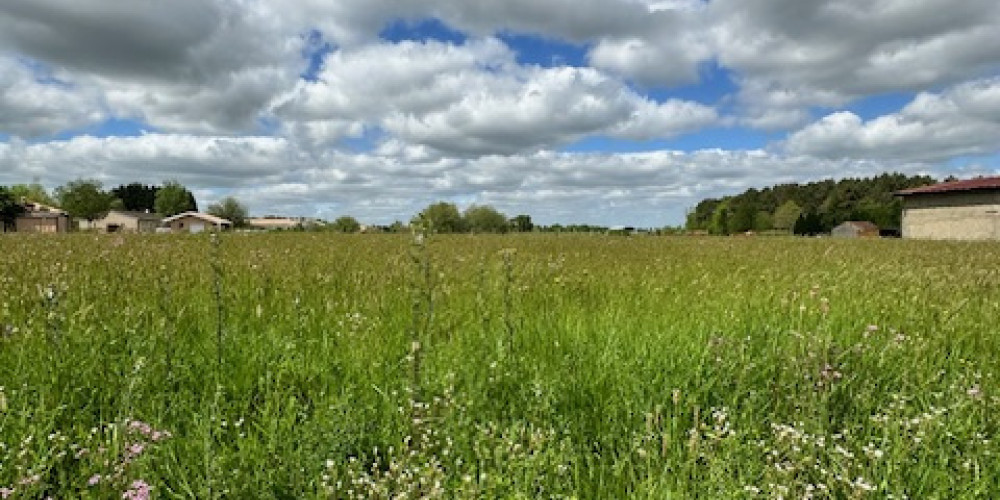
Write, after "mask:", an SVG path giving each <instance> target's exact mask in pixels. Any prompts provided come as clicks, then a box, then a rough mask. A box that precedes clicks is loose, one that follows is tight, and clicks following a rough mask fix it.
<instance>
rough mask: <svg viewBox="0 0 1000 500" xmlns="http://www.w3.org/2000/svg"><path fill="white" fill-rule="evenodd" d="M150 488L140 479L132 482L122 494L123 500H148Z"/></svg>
mask: <svg viewBox="0 0 1000 500" xmlns="http://www.w3.org/2000/svg"><path fill="white" fill-rule="evenodd" d="M151 490H152V488H150V487H149V485H148V484H146V482H145V481H143V480H142V479H136V480H135V481H132V484H131V486H130V487H129V489H128V490H126V491H125V492H124V493H122V498H124V499H125V500H149V497H150V493H151Z"/></svg>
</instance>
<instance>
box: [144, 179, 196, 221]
mask: <svg viewBox="0 0 1000 500" xmlns="http://www.w3.org/2000/svg"><path fill="white" fill-rule="evenodd" d="M153 205H154V208H156V213H158V214H160V215H163V216H165V217H170V216H171V215H177V214H179V213H183V212H191V211H197V210H198V203H197V202H196V201H195V199H194V195H193V194H191V191H188V190H187V188H186V187H184V186H182V185H181V184H180V183H178V182H176V181H167V182H165V183H163V187H161V188H160V189H159V190H158V191H157V192H156V199H155V200H154V202H153Z"/></svg>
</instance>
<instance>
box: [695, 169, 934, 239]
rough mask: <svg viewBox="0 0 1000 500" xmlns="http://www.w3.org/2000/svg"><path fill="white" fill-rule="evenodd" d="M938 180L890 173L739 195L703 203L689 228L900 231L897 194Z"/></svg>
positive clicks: (715, 230) (713, 231) (723, 231)
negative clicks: (857, 224) (864, 226)
mask: <svg viewBox="0 0 1000 500" xmlns="http://www.w3.org/2000/svg"><path fill="white" fill-rule="evenodd" d="M935 182H936V181H935V180H934V178H932V177H929V176H926V175H918V176H912V177H910V176H906V175H903V174H899V173H887V174H882V175H878V176H875V177H870V178H851V179H842V180H840V181H834V180H823V181H819V182H810V183H807V184H781V185H777V186H773V187H768V188H764V189H748V190H746V191H744V192H743V193H741V194H738V195H735V196H725V197H722V198H708V199H705V200H702V201H701V202H700V203H698V205H697V206H695V208H694V209H693V210H691V211H690V212H689V213H688V215H687V221H686V224H685V228H686V229H687V230H689V231H696V230H702V231H708V232H709V233H711V234H722V235H725V234H734V233H743V232H746V231H757V232H765V231H776V232H786V233H795V234H820V233H828V232H830V230H831V229H833V228H834V227H836V226H837V225H839V224H841V223H843V222H845V221H869V222H872V223H874V224H875V225H877V226H879V227H880V228H883V229H896V230H898V229H899V227H900V219H901V218H902V210H903V205H902V201H901V200H900V199H899V198H897V197H896V196H894V194H893V193H895V192H896V191H900V190H903V189H909V188H913V187H920V186H926V185H928V184H934V183H935Z"/></svg>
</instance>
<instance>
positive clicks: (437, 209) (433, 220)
mask: <svg viewBox="0 0 1000 500" xmlns="http://www.w3.org/2000/svg"><path fill="white" fill-rule="evenodd" d="M413 222H414V223H415V224H421V225H423V227H425V228H426V229H428V230H429V231H431V232H435V233H462V232H465V220H464V219H463V218H462V214H461V213H459V211H458V207H456V206H455V204H454V203H447V202H444V201H441V202H437V203H434V204H431V205H430V206H428V207H427V208H425V209H424V210H423V211H422V212H420V213H419V214H418V215H417V216H416V217H414V219H413Z"/></svg>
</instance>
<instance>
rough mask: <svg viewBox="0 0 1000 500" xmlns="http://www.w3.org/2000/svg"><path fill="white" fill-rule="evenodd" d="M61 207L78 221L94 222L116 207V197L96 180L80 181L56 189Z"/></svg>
mask: <svg viewBox="0 0 1000 500" xmlns="http://www.w3.org/2000/svg"><path fill="white" fill-rule="evenodd" d="M56 199H58V200H59V206H60V207H61V208H62V209H63V210H65V211H66V212H67V213H69V214H70V215H71V216H73V217H76V218H78V219H84V220H86V221H87V222H92V221H93V220H94V219H96V218H98V217H100V216H101V215H103V214H105V213H107V211H108V210H111V208H112V207H113V206H114V205H115V204H114V201H115V200H116V198H115V196H114V195H113V194H111V193H108V192H106V191H104V189H103V185H102V184H101V183H100V182H99V181H96V180H86V179H78V180H75V181H72V182H69V183H68V184H66V185H64V186H60V187H58V188H56Z"/></svg>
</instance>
